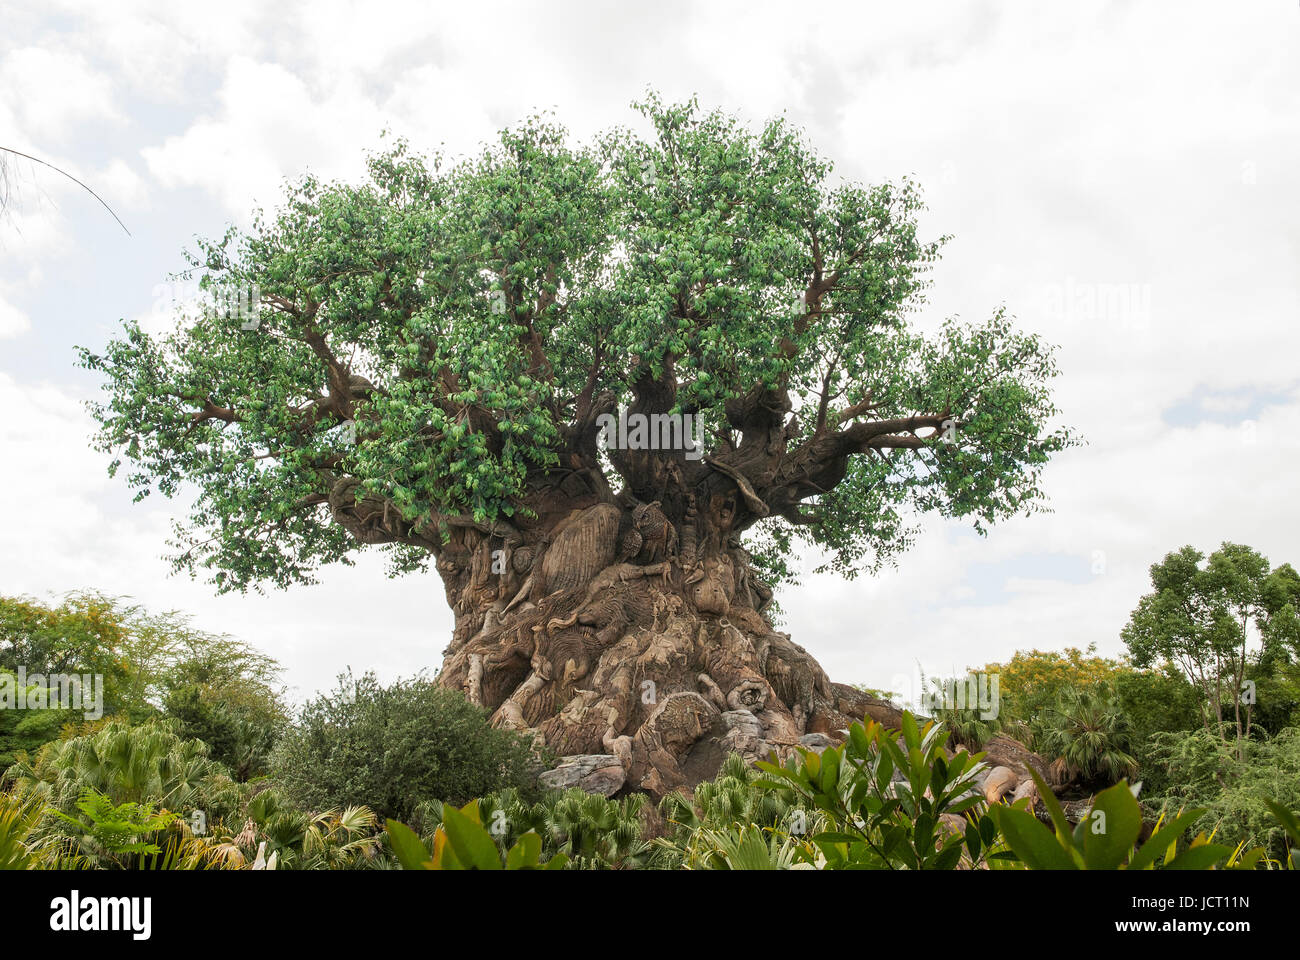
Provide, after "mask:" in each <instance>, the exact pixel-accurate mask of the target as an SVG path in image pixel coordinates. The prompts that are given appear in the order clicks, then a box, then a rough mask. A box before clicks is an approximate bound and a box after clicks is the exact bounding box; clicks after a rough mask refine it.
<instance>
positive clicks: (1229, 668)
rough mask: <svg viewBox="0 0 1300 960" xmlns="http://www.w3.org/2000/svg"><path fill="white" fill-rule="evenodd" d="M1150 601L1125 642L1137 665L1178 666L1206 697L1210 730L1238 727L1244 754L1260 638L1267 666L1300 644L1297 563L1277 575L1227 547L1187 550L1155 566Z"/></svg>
mask: <svg viewBox="0 0 1300 960" xmlns="http://www.w3.org/2000/svg"><path fill="white" fill-rule="evenodd" d="M1151 584H1152V587H1153V588H1154V589H1153V590H1152V592H1151V593H1149V594H1147V595H1146V596H1144V597H1142V599H1141V600H1140V601H1139V602H1138V606H1137V608H1136V609H1135V610H1134V611H1133V614H1132V616H1131V617H1130V619H1129V622H1128V624H1127V626H1125V628H1124V630H1123V633H1122V636H1123V637H1124V642H1125V643H1126V644H1127V645H1128V648H1129V652H1130V654H1131V656H1132V658H1133V662H1134V663H1135V664H1136V665H1138V666H1147V665H1149V664H1151V663H1153V662H1158V661H1162V660H1169V661H1172V662H1174V663H1176V664H1177V665H1178V666H1179V668H1180V669H1181V670H1182V671H1183V672H1184V673H1185V674H1186V675H1187V677H1188V678H1189V679H1190V680H1191V681H1192V683H1194V684H1195V685H1196V686H1197V687H1198V688H1199V689H1200V691H1201V693H1202V695H1203V696H1204V698H1205V701H1206V702H1207V703H1208V704H1209V706H1210V711H1209V713H1208V715H1207V716H1206V719H1205V728H1206V729H1207V730H1212V731H1213V732H1215V733H1219V732H1220V731H1221V730H1222V729H1223V728H1222V726H1221V725H1222V724H1223V722H1224V721H1230V722H1231V724H1232V729H1233V732H1234V733H1235V737H1236V740H1237V743H1238V750H1239V752H1240V751H1243V750H1244V749H1245V747H1244V743H1243V742H1244V741H1245V740H1246V739H1248V738H1249V737H1250V731H1251V720H1252V714H1253V709H1254V703H1255V698H1254V697H1248V696H1243V693H1244V692H1245V687H1244V681H1245V680H1246V679H1247V675H1248V672H1249V669H1250V661H1251V646H1252V643H1253V642H1255V639H1256V638H1257V641H1258V644H1259V647H1260V649H1259V655H1260V656H1261V657H1262V658H1264V659H1266V660H1277V659H1289V653H1291V652H1294V651H1295V649H1296V641H1297V638H1298V637H1300V621H1297V616H1296V608H1297V606H1300V576H1297V574H1296V572H1295V571H1294V570H1293V569H1292V568H1291V566H1290V565H1289V564H1284V565H1282V566H1281V567H1278V568H1277V569H1275V570H1273V571H1272V572H1270V570H1269V563H1268V560H1267V558H1265V557H1264V556H1263V555H1261V554H1260V553H1258V552H1256V551H1254V550H1252V549H1251V548H1249V547H1246V546H1242V545H1241V544H1235V543H1224V544H1223V545H1222V546H1221V547H1220V548H1219V549H1218V550H1216V551H1214V552H1213V553H1211V554H1210V555H1209V557H1206V556H1205V555H1204V554H1202V553H1201V552H1200V551H1199V550H1196V549H1195V548H1193V547H1190V546H1186V547H1183V548H1182V549H1181V550H1179V551H1177V552H1176V553H1170V554H1168V555H1166V557H1165V558H1164V560H1162V561H1161V562H1160V563H1156V564H1153V565H1152V566H1151Z"/></svg>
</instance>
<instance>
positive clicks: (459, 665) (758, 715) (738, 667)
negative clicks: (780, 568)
mask: <svg viewBox="0 0 1300 960" xmlns="http://www.w3.org/2000/svg"><path fill="white" fill-rule="evenodd" d="M587 500H588V502H586V503H583V502H581V499H580V498H579V500H578V502H576V503H575V502H574V501H572V500H571V501H569V503H570V504H572V509H568V510H566V511H565V512H563V513H562V514H558V513H557V514H552V515H543V516H541V517H540V518H539V520H538V521H537V522H536V523H535V524H534V525H532V526H531V527H529V528H522V527H511V528H510V530H509V532H508V533H506V534H504V535H501V536H498V535H496V534H495V531H493V530H490V529H487V528H484V527H479V526H464V527H460V528H458V529H455V530H453V531H452V532H451V538H450V540H449V542H447V543H446V544H444V545H443V546H442V547H441V549H440V550H439V555H438V564H437V565H438V569H439V571H440V573H441V574H442V576H443V579H444V582H445V584H446V588H447V596H448V600H449V602H450V603H451V606H452V608H453V610H454V611H455V615H456V627H455V633H454V636H453V640H452V643H451V646H450V647H448V649H447V650H446V651H444V653H445V661H444V665H443V669H442V672H441V673H440V675H439V682H440V683H442V684H444V685H446V686H449V687H453V688H455V689H459V690H462V691H464V693H465V694H466V695H467V696H468V697H469V698H470V699H471V700H472V701H474V702H476V703H478V704H480V705H482V706H483V707H485V708H487V709H488V710H490V711H491V712H492V720H493V723H494V724H497V725H499V726H503V727H511V728H515V729H520V730H531V731H535V732H536V733H537V734H538V735H539V736H540V737H541V738H542V739H544V740H545V742H546V744H547V745H548V746H549V747H550V748H551V749H552V750H554V751H555V752H556V753H557V754H559V755H572V754H613V755H615V756H617V757H618V758H619V760H620V762H621V763H622V765H623V768H624V770H625V772H626V786H627V787H628V788H630V789H643V790H647V791H649V792H651V793H652V794H655V795H662V794H664V793H666V792H668V791H670V790H673V789H676V788H678V787H682V786H691V785H694V784H695V783H698V782H700V781H701V780H703V779H707V778H710V777H712V776H713V775H714V773H715V772H716V771H717V768H718V766H719V765H720V763H721V761H722V760H723V758H724V757H725V756H726V754H727V753H728V752H731V751H738V752H740V753H742V754H744V755H746V756H748V757H751V758H753V759H758V758H766V756H767V755H768V754H769V753H770V752H771V750H773V749H775V750H776V751H777V752H778V753H779V754H784V753H786V752H787V751H789V749H790V748H791V747H792V746H794V745H795V744H797V743H798V742H799V738H800V737H801V736H803V735H805V734H808V733H814V732H821V733H831V734H832V735H833V734H834V733H835V731H837V730H839V729H840V728H842V727H845V726H847V724H848V723H849V721H850V719H851V718H856V717H861V716H862V713H863V711H864V710H867V709H868V706H869V703H870V702H872V701H871V698H864V697H863V696H862V695H860V694H857V692H856V691H852V689H851V688H840V689H839V691H838V692H837V689H836V688H838V687H839V685H838V684H837V685H835V686H834V687H833V686H832V684H831V683H830V681H829V680H828V678H827V676H826V674H825V673H824V672H823V671H822V669H821V667H820V666H818V664H817V662H816V661H815V660H813V658H812V657H811V656H809V655H808V653H807V652H806V651H804V650H803V648H802V647H799V646H798V645H796V644H794V643H792V642H791V640H790V638H789V636H788V635H787V634H784V633H779V632H777V631H775V630H773V629H772V626H771V624H770V623H768V621H767V620H766V619H765V618H764V616H763V609H764V607H766V606H767V604H768V603H769V601H770V599H771V591H770V589H768V588H767V587H766V586H765V585H764V584H762V583H760V582H759V581H758V580H757V579H756V578H755V577H754V575H753V570H752V568H751V567H750V565H749V562H748V556H747V554H746V553H745V551H744V550H743V549H741V548H740V547H739V545H738V543H737V542H736V541H735V540H734V539H731V538H730V537H729V534H728V524H727V521H728V518H729V517H730V516H732V515H733V513H734V501H733V500H731V499H730V498H727V497H722V496H719V497H714V498H711V499H710V502H709V503H708V504H707V505H706V508H705V509H702V510H700V511H699V514H697V511H696V507H695V504H694V502H693V501H691V502H687V503H685V505H684V509H683V510H682V516H681V519H680V520H679V521H677V522H675V523H674V522H673V521H671V520H670V519H669V518H668V516H667V515H666V514H665V513H664V512H662V511H661V510H660V508H659V505H658V504H657V503H650V504H636V505H634V506H633V505H624V504H623V503H622V502H621V498H616V500H615V502H608V501H602V500H600V499H598V498H596V497H594V496H592V497H588V498H587ZM669 509H671V507H670V508H669ZM842 710H848V711H851V712H850V713H849V714H846V713H844V712H842Z"/></svg>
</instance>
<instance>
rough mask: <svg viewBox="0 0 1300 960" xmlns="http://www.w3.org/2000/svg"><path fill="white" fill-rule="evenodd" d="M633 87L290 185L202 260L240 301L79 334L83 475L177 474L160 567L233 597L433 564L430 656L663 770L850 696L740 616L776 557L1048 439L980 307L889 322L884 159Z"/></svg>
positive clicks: (1019, 456) (991, 515) (895, 292)
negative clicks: (689, 431)
mask: <svg viewBox="0 0 1300 960" xmlns="http://www.w3.org/2000/svg"><path fill="white" fill-rule="evenodd" d="M638 108H639V110H640V112H641V114H642V115H643V116H644V118H645V119H646V121H647V122H648V123H647V128H648V130H649V131H650V136H649V137H648V138H642V137H640V136H638V135H636V134H635V133H633V132H631V131H628V130H615V131H613V132H610V133H608V134H606V135H604V136H602V137H600V138H598V139H597V140H596V141H595V142H594V143H592V144H589V145H585V146H574V145H572V144H571V143H570V141H569V139H568V137H567V136H566V133H565V131H564V130H563V129H561V128H560V127H558V126H556V125H555V124H554V123H553V122H551V121H549V120H548V119H546V118H541V117H539V118H534V119H531V120H529V121H527V122H525V123H524V124H522V125H521V126H519V127H518V128H516V129H513V130H509V131H506V132H504V133H503V134H502V136H501V138H500V142H499V143H498V144H496V145H494V146H491V147H488V148H485V149H484V151H483V152H482V153H481V155H479V156H477V157H474V158H472V159H470V160H468V161H465V162H461V163H456V164H451V163H448V162H447V161H445V160H444V158H442V157H440V156H435V157H433V158H430V159H425V158H421V157H418V156H415V155H413V154H412V153H411V151H410V150H409V149H408V147H407V146H406V145H405V144H401V143H399V144H398V145H397V146H396V147H394V148H393V149H391V150H390V151H388V152H386V153H383V154H380V155H377V156H373V157H372V158H371V159H370V161H369V172H370V179H369V182H367V183H363V184H360V185H354V184H343V183H330V184H327V183H322V182H320V181H318V180H316V179H314V178H312V177H306V178H304V179H303V180H302V181H301V182H299V183H298V185H297V186H296V187H295V188H294V189H293V190H292V191H291V193H290V195H289V196H288V198H287V201H286V203H285V204H284V205H283V207H282V208H281V209H279V210H278V211H277V212H275V213H274V215H270V216H263V215H260V214H259V216H258V217H257V218H256V219H255V221H254V223H253V226H252V228H251V230H250V231H249V232H248V233H246V234H242V233H236V232H235V231H231V232H228V233H227V234H226V236H224V237H223V238H222V239H221V240H219V241H214V242H209V243H204V244H202V245H201V248H200V250H199V251H198V252H197V253H196V254H195V255H194V256H193V258H192V265H193V267H194V269H195V271H196V272H198V273H199V274H201V275H202V278H203V282H205V283H208V284H213V285H215V284H227V285H234V286H236V287H241V286H242V287H245V288H250V289H251V288H252V285H256V292H257V295H258V299H257V303H256V305H255V307H254V309H253V311H252V313H251V315H241V314H240V313H239V312H238V311H230V310H222V309H215V308H214V309H212V310H209V311H206V312H204V313H203V314H202V315H201V316H196V317H190V318H188V319H187V321H186V322H184V323H182V324H181V325H179V326H178V327H177V329H175V330H174V331H173V332H171V333H170V334H167V335H163V336H150V335H149V334H146V333H145V332H144V331H143V330H141V329H140V327H139V326H138V325H136V324H134V323H127V324H125V330H124V333H123V335H122V336H121V337H120V339H116V340H113V341H112V342H110V343H109V344H108V346H107V348H106V349H103V350H101V351H91V350H83V351H82V360H83V363H84V364H85V365H86V366H87V367H89V368H90V369H92V370H95V371H98V372H100V373H102V374H103V375H104V376H105V378H106V389H107V391H108V398H107V401H106V402H105V403H103V404H98V405H95V406H94V410H95V414H96V416H97V418H98V420H99V422H100V424H101V425H102V430H101V432H100V434H99V438H98V442H99V444H100V446H101V447H102V448H103V449H104V450H105V451H110V452H112V453H113V454H115V459H114V460H113V463H112V468H111V469H112V470H113V471H116V470H117V469H118V467H119V466H120V465H121V464H122V463H123V462H125V463H127V464H128V465H129V470H128V481H129V483H130V484H131V485H132V486H133V487H135V488H136V489H137V490H138V493H139V496H141V497H143V496H145V495H146V494H148V493H150V492H151V491H154V490H157V491H159V492H161V493H163V494H165V495H167V496H175V495H178V494H181V495H189V494H190V493H191V492H193V493H194V506H193V509H192V511H191V513H190V515H189V517H188V519H187V521H185V522H184V523H181V524H179V525H178V528H177V533H176V540H175V548H176V550H175V554H174V562H175V564H176V567H177V569H179V570H188V571H191V572H194V571H203V572H206V573H207V574H208V575H209V576H210V579H211V581H212V582H213V583H214V584H215V586H216V588H217V589H218V590H220V591H229V590H246V589H249V588H256V587H260V585H262V584H271V585H275V586H279V587H287V586H289V585H291V584H294V583H298V582H309V581H310V580H311V579H312V577H313V575H314V572H315V571H316V570H317V569H318V568H319V567H320V566H321V565H322V564H327V563H331V562H347V560H348V558H349V556H350V555H351V554H352V553H353V552H354V551H355V550H357V549H358V548H360V547H375V548H379V549H382V550H384V551H386V552H387V553H388V555H389V557H390V558H391V561H392V565H393V569H394V571H395V572H398V573H408V572H413V571H418V570H421V569H424V568H425V566H426V564H427V563H428V562H429V561H430V560H432V561H434V563H435V566H436V569H437V572H438V573H439V574H440V575H441V577H442V580H443V583H444V586H445V589H446V595H447V600H448V602H449V603H450V604H451V607H452V609H453V611H454V613H455V629H454V633H453V635H452V637H451V638H450V644H449V646H448V647H447V649H446V650H445V651H444V654H445V660H444V663H443V668H442V671H441V673H440V675H439V679H440V682H441V683H443V684H445V685H447V686H449V687H453V688H456V689H459V690H462V691H464V692H465V694H466V695H467V696H468V697H469V698H470V699H471V700H472V701H474V702H476V703H479V704H481V705H482V706H484V707H485V708H486V709H488V710H490V711H492V713H493V719H494V722H495V723H497V724H498V725H501V726H508V727H515V728H521V729H523V728H527V729H535V730H537V731H538V732H539V733H540V734H541V735H542V736H543V737H544V738H545V740H546V741H547V743H548V744H549V745H550V746H551V747H552V748H553V749H554V750H556V751H557V752H558V753H561V754H574V753H595V752H604V753H613V754H616V755H617V756H619V757H620V759H621V760H622V763H623V767H624V769H625V771H626V773H627V775H628V777H629V782H630V783H632V784H633V785H635V786H639V787H643V788H646V789H649V790H652V791H656V792H659V791H663V790H667V789H671V788H672V787H673V786H675V785H677V784H679V783H681V782H684V781H686V780H688V779H692V778H694V777H697V776H699V775H702V774H703V773H705V772H709V773H711V772H712V770H708V771H705V770H704V769H703V767H704V766H707V765H708V764H707V763H705V758H704V757H703V756H701V755H700V749H701V748H697V744H698V743H700V742H704V741H706V740H707V737H706V736H705V735H706V734H708V733H710V732H714V733H717V732H720V731H724V730H725V729H726V723H724V722H723V721H722V717H723V715H724V714H725V715H726V717H727V718H728V721H729V722H730V723H731V725H732V730H731V733H730V734H729V735H728V736H730V737H731V739H730V740H729V741H728V743H727V746H729V747H737V746H740V745H745V747H746V749H750V750H753V751H759V750H762V751H765V749H766V747H765V744H767V743H775V744H783V743H791V742H795V741H797V739H798V737H799V736H800V735H801V734H804V733H805V732H808V731H834V730H837V729H839V728H841V727H843V726H845V724H846V719H845V714H846V713H848V714H856V715H861V713H862V710H863V709H864V700H869V698H865V697H863V695H861V694H858V693H857V692H856V691H854V690H852V688H848V687H842V686H840V685H838V684H837V685H832V684H831V683H830V682H829V680H828V678H827V677H826V675H825V673H824V672H823V671H822V670H821V668H820V667H819V666H818V665H817V663H816V662H815V661H814V660H813V659H812V658H811V657H810V656H809V655H808V654H807V653H806V652H805V651H804V650H803V649H802V648H801V647H799V646H797V645H795V644H794V643H793V642H791V640H790V638H789V637H788V636H787V635H785V634H782V633H778V632H776V631H775V630H774V629H773V627H772V625H771V623H770V621H769V619H768V618H767V617H766V616H765V611H767V610H768V609H769V607H770V601H771V596H772V587H773V586H774V585H775V584H776V583H777V582H779V581H780V580H781V579H782V578H783V577H784V576H786V575H787V574H788V566H787V561H788V559H789V558H790V556H791V554H792V552H793V551H795V550H796V549H799V548H801V547H803V548H816V549H820V550H822V551H825V555H826V556H827V557H828V560H827V563H826V566H827V568H829V569H832V570H834V571H836V572H839V573H841V574H842V575H845V576H849V577H851V576H854V575H855V574H857V573H858V572H859V571H862V570H871V569H874V568H876V567H877V566H878V565H879V564H881V563H882V562H886V561H890V560H892V559H893V558H894V557H895V556H896V555H897V554H898V553H899V551H901V550H903V549H905V548H906V547H907V546H908V544H909V543H910V541H911V537H912V527H911V526H909V524H910V523H911V522H912V518H914V517H915V516H917V515H919V514H921V513H923V512H926V511H934V512H938V513H939V514H941V515H943V516H946V517H962V518H969V519H970V520H971V521H972V522H973V523H974V525H975V526H976V527H977V528H979V529H983V528H984V526H985V525H987V524H989V523H992V522H994V521H996V520H998V519H1000V518H1004V517H1007V516H1010V515H1012V514H1016V513H1018V512H1023V511H1032V510H1035V509H1038V508H1039V507H1040V505H1041V501H1042V490H1041V488H1040V475H1041V470H1042V468H1043V465H1044V464H1045V463H1046V462H1047V460H1048V458H1049V456H1050V455H1051V454H1053V453H1054V452H1056V451H1059V450H1061V449H1063V448H1065V447H1066V446H1069V445H1070V444H1071V443H1072V442H1073V438H1072V437H1071V435H1070V434H1069V432H1068V431H1066V430H1063V429H1059V428H1055V427H1054V426H1053V425H1052V423H1051V421H1052V420H1053V418H1054V417H1055V414H1056V410H1055V408H1054V406H1053V404H1052V402H1051V398H1050V394H1049V389H1048V383H1049V381H1050V379H1051V378H1052V377H1053V376H1054V375H1055V372H1056V371H1055V367H1054V363H1053V360H1052V358H1051V351H1050V349H1049V348H1047V347H1046V346H1045V345H1044V344H1043V343H1042V342H1040V340H1039V339H1038V338H1037V337H1036V336H1032V335H1027V334H1024V333H1020V332H1017V331H1016V330H1015V329H1014V327H1013V324H1012V322H1011V321H1010V319H1009V318H1008V317H1007V316H1006V315H1005V314H1004V313H1003V312H1001V311H998V312H995V313H994V314H993V315H992V316H991V317H990V318H989V319H988V320H986V321H984V322H982V323H974V324H971V323H959V322H956V321H948V322H945V323H944V324H942V326H941V327H940V328H939V329H938V330H937V332H934V333H933V334H931V335H928V336H925V335H922V334H921V333H919V332H917V331H916V330H915V329H914V328H913V326H912V325H911V324H910V323H909V315H910V314H911V313H912V312H913V311H914V310H915V309H916V308H917V307H918V306H919V305H920V304H921V303H922V302H923V297H924V290H925V287H926V273H927V271H928V270H929V269H930V267H931V265H932V264H933V263H934V261H935V259H936V257H937V256H938V253H939V248H940V245H941V243H942V239H943V238H939V239H937V240H933V241H923V240H921V239H919V238H918V235H917V234H918V231H917V217H918V215H919V213H920V211H921V209H922V206H921V200H920V196H919V193H918V191H917V188H916V187H915V186H914V185H913V184H912V183H909V182H906V181H904V182H903V183H901V184H898V185H891V184H884V185H879V186H871V187H866V186H860V185H857V184H854V183H840V182H836V181H835V180H833V179H832V177H831V169H830V165H829V163H827V162H826V161H825V160H823V159H821V158H820V157H818V156H817V155H816V154H815V153H814V152H813V150H812V149H811V148H810V147H809V146H808V145H807V144H806V143H805V142H804V140H803V138H802V136H801V134H800V133H799V132H798V131H797V130H794V129H792V128H791V127H790V126H789V125H787V124H786V123H785V122H784V121H781V120H777V121H774V122H771V123H769V124H767V125H766V126H765V127H763V128H762V129H761V130H759V131H757V132H753V131H751V130H750V129H748V128H746V127H745V126H743V125H742V124H741V123H739V122H738V121H737V120H735V119H734V118H732V117H730V116H727V115H725V114H723V113H718V112H713V113H704V112H702V111H701V110H700V109H699V108H698V106H697V105H696V104H695V102H694V101H692V102H690V103H686V104H681V105H667V104H664V103H662V102H661V101H660V100H659V99H658V98H657V97H655V96H653V95H651V96H650V97H649V98H648V99H647V100H646V102H644V103H642V104H639V105H638ZM620 412H622V413H626V414H628V415H629V417H634V416H635V415H659V414H666V415H690V416H691V417H693V418H695V421H696V422H697V423H698V424H701V425H702V428H703V449H702V450H697V451H692V450H689V449H684V446H685V444H683V443H668V444H665V447H666V448H660V449H629V448H627V447H626V446H625V447H624V448H621V449H606V448H605V445H604V444H602V442H601V436H602V434H601V427H602V425H603V424H606V423H607V421H606V420H604V419H603V418H604V417H605V415H613V414H617V413H620ZM700 454H703V455H702V456H700ZM941 586H942V585H939V584H936V589H941ZM376 618H377V619H381V618H382V611H380V612H377V613H376ZM737 711H747V712H748V713H749V714H750V715H752V717H753V718H754V720H756V721H757V722H756V724H751V723H749V721H748V720H745V719H744V717H743V716H741V715H740V714H738V713H737ZM738 717H740V721H738V720H737V718H738ZM720 724H721V726H720ZM715 765H716V764H715Z"/></svg>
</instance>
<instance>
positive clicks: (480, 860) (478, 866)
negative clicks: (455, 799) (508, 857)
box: [442, 806, 501, 870]
mask: <svg viewBox="0 0 1300 960" xmlns="http://www.w3.org/2000/svg"><path fill="white" fill-rule="evenodd" d="M442 829H443V830H445V831H446V833H447V839H448V841H449V842H450V843H451V848H452V850H453V851H454V852H455V854H456V859H457V860H459V861H460V862H461V863H462V864H463V865H464V867H465V869H466V870H500V869H501V854H500V853H499V852H498V850H497V845H496V843H494V842H493V840H492V835H491V834H489V833H488V832H487V831H486V830H484V829H483V828H482V827H481V826H480V825H479V824H477V823H475V822H474V820H473V819H472V818H471V817H470V816H468V815H467V814H465V813H463V812H462V811H460V810H457V809H456V808H455V807H452V806H448V807H445V808H444V809H443V812H442Z"/></svg>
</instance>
